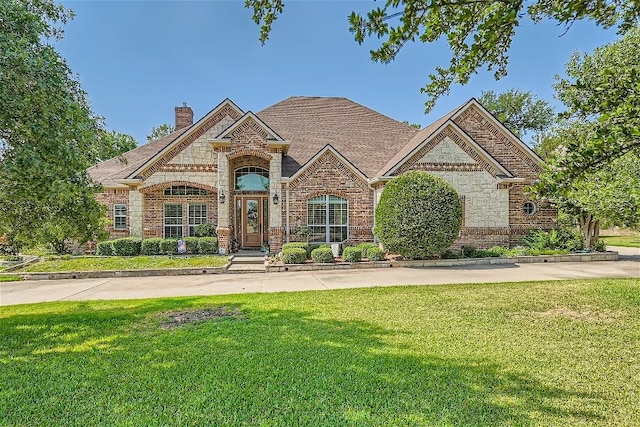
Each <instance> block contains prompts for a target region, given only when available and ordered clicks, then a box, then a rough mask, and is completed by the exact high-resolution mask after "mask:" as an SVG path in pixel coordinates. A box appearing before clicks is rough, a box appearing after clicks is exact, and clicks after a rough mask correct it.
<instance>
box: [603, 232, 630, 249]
mask: <svg viewBox="0 0 640 427" xmlns="http://www.w3.org/2000/svg"><path fill="white" fill-rule="evenodd" d="M600 237H601V239H602V240H604V242H605V243H606V244H607V245H608V246H626V247H629V248H640V234H636V235H631V236H600Z"/></svg>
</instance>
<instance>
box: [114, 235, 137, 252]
mask: <svg viewBox="0 0 640 427" xmlns="http://www.w3.org/2000/svg"><path fill="white" fill-rule="evenodd" d="M141 246H142V240H141V239H136V238H135V237H124V238H122V239H116V240H114V241H113V254H114V255H116V256H137V255H140V247H141Z"/></svg>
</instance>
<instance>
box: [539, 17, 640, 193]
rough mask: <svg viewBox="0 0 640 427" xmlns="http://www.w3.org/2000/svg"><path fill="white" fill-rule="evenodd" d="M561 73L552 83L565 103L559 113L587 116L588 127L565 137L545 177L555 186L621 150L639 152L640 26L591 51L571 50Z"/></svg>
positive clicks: (602, 165)
mask: <svg viewBox="0 0 640 427" xmlns="http://www.w3.org/2000/svg"><path fill="white" fill-rule="evenodd" d="M566 73H567V77H566V78H560V77H558V78H557V84H556V85H555V89H556V92H557V97H558V98H559V99H560V100H561V101H562V102H563V103H564V104H565V105H566V106H567V108H568V110H567V111H566V112H565V113H564V117H566V118H569V119H577V120H589V121H592V122H593V129H592V131H591V132H590V133H589V137H588V138H580V139H575V140H565V147H566V154H565V155H564V156H562V157H561V158H557V159H556V161H557V164H556V166H557V167H556V168H555V169H554V171H553V174H552V176H551V175H550V176H549V179H548V180H547V184H549V185H551V186H556V187H567V186H570V185H572V184H573V182H574V181H575V180H576V179H579V178H580V177H581V176H583V175H584V174H586V173H590V172H593V171H597V170H600V169H604V168H605V167H606V165H607V164H609V163H610V162H612V161H613V160H615V159H616V158H619V157H621V156H623V155H625V154H626V153H635V154H636V155H638V154H640V29H633V30H630V31H629V32H628V33H627V34H626V35H625V36H624V37H622V38H621V39H619V40H616V41H614V42H613V43H611V44H609V45H605V46H603V47H600V48H597V49H596V50H595V52H594V53H593V54H591V55H587V54H579V53H576V54H574V55H573V56H572V57H571V59H570V61H569V63H568V64H567V66H566ZM550 191H551V192H553V191H554V189H553V188H551V189H550Z"/></svg>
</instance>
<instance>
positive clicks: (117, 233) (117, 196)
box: [96, 188, 131, 239]
mask: <svg viewBox="0 0 640 427" xmlns="http://www.w3.org/2000/svg"><path fill="white" fill-rule="evenodd" d="M96 200H97V201H98V202H99V203H101V204H103V205H105V206H106V208H107V219H108V220H109V223H108V224H107V227H106V228H107V231H108V232H109V238H110V239H119V238H121V237H129V230H130V228H131V219H130V207H129V189H128V188H105V189H104V191H103V192H101V193H98V194H97V195H96ZM119 203H123V204H125V205H127V229H126V230H115V229H114V228H113V206H114V205H115V204H119Z"/></svg>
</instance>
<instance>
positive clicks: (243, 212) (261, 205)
mask: <svg viewBox="0 0 640 427" xmlns="http://www.w3.org/2000/svg"><path fill="white" fill-rule="evenodd" d="M268 200H269V199H268V198H267V197H261V196H241V197H238V199H237V203H236V206H237V208H238V210H239V212H237V218H238V224H237V227H238V230H240V233H239V234H240V236H238V237H239V240H240V245H241V246H242V247H243V248H259V247H261V246H262V244H263V243H265V242H266V241H267V238H268V234H267V233H268V228H269V224H268V219H267V212H268V209H269V206H268Z"/></svg>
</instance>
